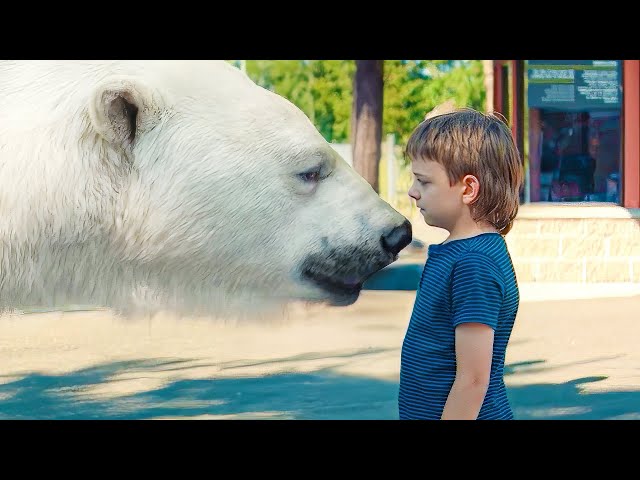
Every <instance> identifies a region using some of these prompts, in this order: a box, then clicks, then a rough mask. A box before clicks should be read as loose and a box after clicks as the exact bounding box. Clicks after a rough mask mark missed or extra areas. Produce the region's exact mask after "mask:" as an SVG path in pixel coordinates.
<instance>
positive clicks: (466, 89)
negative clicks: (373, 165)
mask: <svg viewBox="0 0 640 480" xmlns="http://www.w3.org/2000/svg"><path fill="white" fill-rule="evenodd" d="M230 62H231V63H233V64H235V65H236V66H239V64H238V61H237V60H230ZM246 70H247V74H248V75H249V76H250V77H251V78H252V79H253V80H254V81H255V82H256V83H258V84H259V85H261V86H263V87H265V88H268V89H270V90H271V91H274V92H276V93H278V94H280V95H282V96H284V97H285V98H287V99H289V100H290V101H291V102H292V103H294V104H295V105H297V106H298V107H299V108H300V109H301V110H302V111H303V112H304V113H305V114H306V115H307V116H308V117H309V118H310V119H311V121H312V122H313V123H314V125H315V126H316V128H318V130H319V131H320V133H321V134H322V135H323V136H324V137H325V139H326V140H327V141H329V142H338V143H342V142H349V134H350V123H351V107H352V101H353V75H354V72H355V62H354V61H353V60H247V61H246ZM484 88H485V87H484V77H483V70H482V61H481V60H386V61H385V65H384V99H383V101H384V110H383V139H384V138H385V137H386V135H387V134H389V133H393V134H395V138H396V142H397V143H398V145H399V146H400V147H402V146H404V144H405V142H406V141H407V139H408V137H409V135H410V134H411V131H412V130H413V129H414V128H415V127H416V125H418V123H420V122H421V121H422V120H423V119H424V116H425V115H426V114H427V113H428V112H429V111H431V110H432V109H433V108H434V107H436V106H437V105H439V104H440V103H442V102H445V101H446V100H449V99H452V100H454V102H455V103H456V105H457V106H459V107H463V106H468V107H473V108H476V109H478V110H484V106H485V104H484V102H485V97H486V93H485V91H484Z"/></svg>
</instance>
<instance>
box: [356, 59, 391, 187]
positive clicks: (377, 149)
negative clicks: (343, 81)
mask: <svg viewBox="0 0 640 480" xmlns="http://www.w3.org/2000/svg"><path fill="white" fill-rule="evenodd" d="M383 75H384V60H356V71H355V75H354V80H353V107H352V111H351V112H352V113H351V148H352V152H353V168H354V169H355V170H356V171H357V172H358V173H359V174H360V175H362V177H364V179H365V180H366V181H367V182H369V184H370V185H371V186H372V187H373V189H374V190H375V191H376V192H379V189H378V165H379V162H380V154H381V140H382V108H383V91H384V81H383Z"/></svg>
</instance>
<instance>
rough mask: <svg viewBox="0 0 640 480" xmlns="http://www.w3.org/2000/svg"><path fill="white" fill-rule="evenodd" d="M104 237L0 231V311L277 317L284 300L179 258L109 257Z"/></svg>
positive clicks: (244, 317) (110, 254)
mask: <svg viewBox="0 0 640 480" xmlns="http://www.w3.org/2000/svg"><path fill="white" fill-rule="evenodd" d="M114 258H117V257H116V256H115V255H114V252H113V251H109V250H108V248H107V246H106V243H104V244H102V243H101V242H98V241H86V242H83V243H74V244H71V245H56V244H53V245H52V243H51V241H46V242H45V241H41V242H33V243H18V242H16V241H15V239H12V238H9V237H3V236H0V313H4V312H6V311H22V310H28V309H29V308H38V309H48V310H64V309H66V308H69V307H72V306H83V307H85V308H108V309H111V310H113V311H114V312H116V313H119V314H121V315H123V316H134V315H146V314H150V313H154V312H158V311H170V312H173V313H174V314H177V315H187V316H189V315H196V316H206V317H208V318H214V317H217V318H222V319H225V320H228V319H232V318H236V319H248V318H250V319H252V320H254V321H255V320H260V319H265V318H273V317H274V316H275V317H281V316H282V315H283V314H285V312H286V307H287V302H284V301H282V299H278V298H274V297H272V296H271V295H269V292H264V291H258V290H256V289H252V290H248V291H238V290H233V291H231V290H229V289H228V288H227V287H225V285H224V284H223V283H222V282H220V281H219V280H216V279H212V278H211V277H209V278H208V279H206V280H205V279H202V278H194V277H193V272H190V271H186V270H185V271H184V272H182V271H181V269H180V268H179V267H177V266H173V267H167V265H163V266H162V267H158V268H151V267H149V266H143V265H141V264H139V263H135V262H130V263H127V262H115V261H114V260H113V259H114Z"/></svg>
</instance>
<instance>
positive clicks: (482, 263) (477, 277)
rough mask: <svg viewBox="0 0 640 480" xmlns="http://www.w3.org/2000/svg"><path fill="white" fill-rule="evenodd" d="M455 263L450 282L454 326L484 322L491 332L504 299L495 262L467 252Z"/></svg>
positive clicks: (501, 283) (495, 325)
mask: <svg viewBox="0 0 640 480" xmlns="http://www.w3.org/2000/svg"><path fill="white" fill-rule="evenodd" d="M465 255H466V256H465V257H464V258H462V259H460V260H458V261H457V262H456V264H455V265H454V267H453V273H452V279H451V309H452V317H453V327H454V328H455V327H457V326H458V325H460V324H461V323H469V322H474V323H483V324H485V325H488V326H490V327H491V328H493V329H494V330H495V329H496V328H497V326H498V316H499V313H500V308H501V307H502V303H503V299H504V283H503V281H502V276H501V273H500V271H499V270H498V269H497V267H496V265H495V263H494V262H493V261H492V260H491V259H490V258H488V257H487V256H486V255H483V254H481V253H467V254H465Z"/></svg>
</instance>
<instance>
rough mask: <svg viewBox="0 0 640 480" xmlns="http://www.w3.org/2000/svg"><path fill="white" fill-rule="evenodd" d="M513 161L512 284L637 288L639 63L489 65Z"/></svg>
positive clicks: (639, 262)
mask: <svg viewBox="0 0 640 480" xmlns="http://www.w3.org/2000/svg"><path fill="white" fill-rule="evenodd" d="M492 66H493V88H492V91H490V92H489V93H490V95H488V97H489V98H491V99H492V102H493V111H495V112H499V113H501V114H502V115H504V116H505V117H506V119H507V121H508V123H509V124H510V125H511V128H512V132H513V135H514V138H515V139H516V141H517V144H518V147H519V148H520V151H521V152H522V154H523V165H524V169H525V177H526V180H525V188H524V191H523V192H522V206H521V208H520V212H519V215H518V217H517V219H516V222H515V225H514V228H513V230H512V232H511V233H509V234H508V235H507V242H508V243H509V248H510V251H511V253H512V255H513V257H514V263H515V265H516V269H517V271H518V277H519V279H520V281H523V282H527V281H534V282H589V283H597V282H625V283H629V282H634V283H636V282H640V60H493V61H492Z"/></svg>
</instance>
